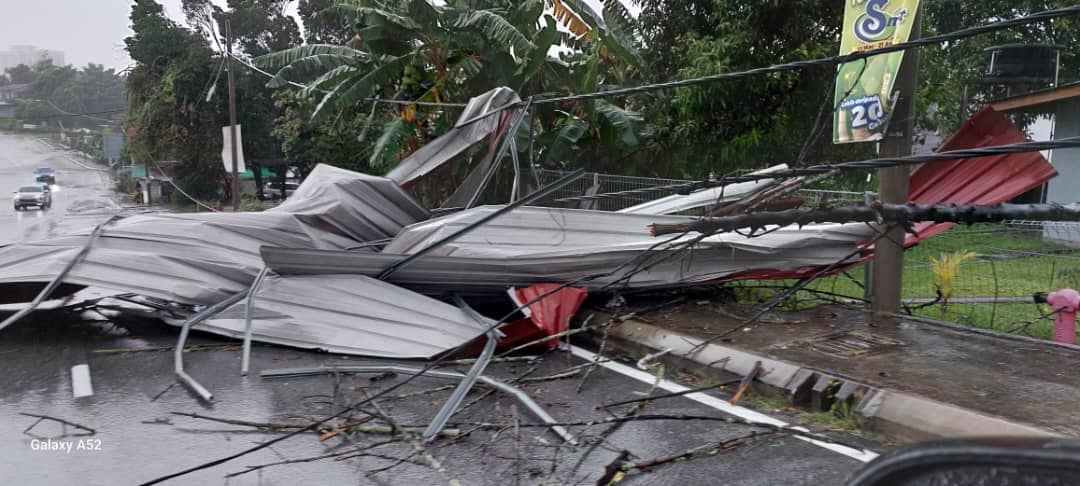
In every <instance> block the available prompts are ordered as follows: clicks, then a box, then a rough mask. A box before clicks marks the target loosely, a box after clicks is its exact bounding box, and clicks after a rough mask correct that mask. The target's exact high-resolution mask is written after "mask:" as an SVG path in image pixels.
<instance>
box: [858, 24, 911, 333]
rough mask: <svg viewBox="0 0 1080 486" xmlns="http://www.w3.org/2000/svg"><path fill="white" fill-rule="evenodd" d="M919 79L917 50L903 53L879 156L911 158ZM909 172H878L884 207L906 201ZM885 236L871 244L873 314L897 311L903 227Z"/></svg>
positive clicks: (892, 228)
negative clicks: (872, 259) (895, 96)
mask: <svg viewBox="0 0 1080 486" xmlns="http://www.w3.org/2000/svg"><path fill="white" fill-rule="evenodd" d="M921 10H922V9H921V8H920V9H919V11H916V12H915V19H914V20H913V22H914V25H912V28H911V36H910V40H912V41H913V40H916V39H918V38H919V37H921V33H922V12H921ZM918 79H919V50H918V49H910V50H908V51H907V52H905V53H904V62H903V63H902V64H901V65H900V72H899V73H897V80H896V87H897V89H898V90H899V92H900V94H899V97H898V98H897V100H896V105H895V106H894V107H893V111H892V115H891V123H889V127H888V132H887V133H886V135H885V139H884V140H883V141H882V142H881V156H882V157H903V156H907V155H911V138H912V135H913V132H914V131H915V91H916V89H917V83H918ZM910 176H911V171H910V170H909V168H908V167H906V166H899V167H889V168H884V169H879V170H878V178H879V183H878V194H879V197H880V198H881V202H882V203H884V204H903V203H906V202H907V200H908V179H909V178H910ZM883 229H887V230H888V231H887V234H886V235H885V237H884V238H881V239H880V240H878V242H877V243H875V244H874V266H873V275H872V282H871V287H870V291H871V294H870V307H871V309H872V310H873V311H874V312H875V313H892V312H897V311H899V310H900V297H901V295H900V293H901V289H902V288H903V286H902V282H903V280H902V279H903V272H904V228H903V227H901V226H896V225H890V226H885V227H883Z"/></svg>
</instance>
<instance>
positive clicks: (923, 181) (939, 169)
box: [906, 107, 1057, 245]
mask: <svg viewBox="0 0 1080 486" xmlns="http://www.w3.org/2000/svg"><path fill="white" fill-rule="evenodd" d="M1025 141H1027V134H1025V133H1024V132H1023V131H1021V130H1020V129H1019V128H1016V126H1015V125H1013V124H1012V122H1010V121H1009V120H1008V119H1007V118H1005V116H1004V115H1002V114H1001V113H998V112H996V111H994V109H993V108H990V107H985V108H983V109H982V110H979V111H978V112H977V113H975V115H973V116H972V117H971V119H969V120H968V121H967V122H965V123H964V125H963V126H962V127H960V130H957V132H956V133H955V134H953V136H952V137H949V140H947V141H946V142H945V143H944V144H942V145H941V147H938V149H937V151H939V152H942V151H948V150H960V149H966V148H975V147H985V146H990V145H1006V144H1010V143H1020V142H1025ZM1056 175H1057V170H1055V169H1054V166H1053V165H1051V164H1050V162H1049V161H1047V160H1046V158H1045V157H1043V155H1042V153H1040V152H1028V153H1020V154H1008V155H997V156H993V157H980V158H977V159H957V160H954V161H951V162H940V163H934V164H923V165H921V166H919V168H918V169H916V170H915V172H913V173H912V174H911V187H910V189H909V191H908V200H909V201H911V202H915V203H920V204H933V203H939V202H941V203H954V204H988V205H989V204H997V203H1003V202H1008V201H1009V200H1011V199H1013V198H1015V197H1017V196H1019V195H1021V194H1023V193H1025V192H1027V191H1030V190H1032V189H1034V188H1036V187H1039V186H1041V185H1042V184H1043V183H1045V182H1046V181H1049V180H1050V179H1052V178H1054V177H1055V176H1056ZM953 226H954V223H930V222H923V223H916V224H915V225H914V229H915V232H916V234H917V235H918V236H917V237H916V236H915V235H912V234H909V235H908V237H907V240H906V243H907V244H908V245H914V244H915V243H917V242H919V241H921V240H923V239H926V238H929V237H931V236H933V235H936V234H938V233H941V232H942V231H945V230H947V229H949V228H952V227H953Z"/></svg>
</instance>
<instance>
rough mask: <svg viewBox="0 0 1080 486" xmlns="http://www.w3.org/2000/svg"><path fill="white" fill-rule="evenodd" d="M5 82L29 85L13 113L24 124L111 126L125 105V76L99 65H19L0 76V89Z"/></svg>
mask: <svg viewBox="0 0 1080 486" xmlns="http://www.w3.org/2000/svg"><path fill="white" fill-rule="evenodd" d="M8 83H14V84H28V85H29V88H28V89H27V91H26V92H25V93H23V94H22V96H20V99H19V100H17V102H18V104H19V106H18V108H17V109H16V111H15V118H16V119H18V120H22V123H27V124H33V125H48V126H50V127H61V126H62V127H65V128H69V129H70V128H96V127H98V126H100V125H103V124H114V123H115V120H116V119H118V117H119V115H120V113H121V112H123V111H124V106H125V104H126V99H125V95H124V76H123V75H121V74H119V73H117V72H116V71H115V70H113V69H105V67H104V66H102V65H100V64H93V63H90V64H87V65H86V67H83V68H82V69H77V68H75V67H73V66H70V65H69V66H57V65H54V64H53V63H52V61H51V60H49V59H45V60H43V61H41V62H39V63H37V64H35V65H33V66H26V65H24V64H20V65H18V66H15V67H13V68H8V69H7V70H6V74H0V86H3V85H4V84H8ZM72 113H90V114H92V115H90V116H71V114H72ZM11 123H14V120H12V121H11Z"/></svg>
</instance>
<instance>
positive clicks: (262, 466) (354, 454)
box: [225, 439, 400, 478]
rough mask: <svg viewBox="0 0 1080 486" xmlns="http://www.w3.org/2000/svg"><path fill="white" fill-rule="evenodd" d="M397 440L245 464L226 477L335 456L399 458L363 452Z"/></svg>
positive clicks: (338, 457) (345, 457) (343, 458)
mask: <svg viewBox="0 0 1080 486" xmlns="http://www.w3.org/2000/svg"><path fill="white" fill-rule="evenodd" d="M397 442H400V439H393V440H387V441H383V442H376V443H374V444H370V445H366V446H364V447H358V448H355V449H350V450H347V451H337V452H331V453H329V454H321V455H318V456H311V457H303V458H299V459H285V460H282V461H277V462H271V463H267V464H260V465H258V466H244V467H246V468H247V469H244V470H243V471H237V472H233V473H229V474H226V475H225V477H226V478H234V477H236V476H242V475H244V474H247V473H249V472H255V471H258V470H260V469H265V468H268V467H273V466H282V465H285V464H297V463H302V462H315V461H321V460H323V459H330V458H334V459H335V460H345V459H348V458H351V457H357V456H374V457H380V458H385V459H389V460H397V458H395V457H389V456H383V455H382V454H370V453H364V452H362V451H367V450H371V449H374V448H376V447H381V446H384V445H387V444H393V443H397Z"/></svg>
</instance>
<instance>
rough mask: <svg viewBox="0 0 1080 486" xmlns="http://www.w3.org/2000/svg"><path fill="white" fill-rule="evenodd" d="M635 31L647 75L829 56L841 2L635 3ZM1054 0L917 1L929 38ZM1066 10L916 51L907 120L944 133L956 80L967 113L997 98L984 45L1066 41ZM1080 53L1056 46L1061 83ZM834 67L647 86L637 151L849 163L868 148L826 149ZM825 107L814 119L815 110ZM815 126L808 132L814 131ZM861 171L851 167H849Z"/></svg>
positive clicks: (740, 160) (683, 160)
mask: <svg viewBox="0 0 1080 486" xmlns="http://www.w3.org/2000/svg"><path fill="white" fill-rule="evenodd" d="M639 3H640V4H641V5H642V7H643V10H642V13H641V15H640V17H639V22H640V24H641V28H640V31H641V33H642V37H643V39H644V42H645V44H646V46H647V51H646V57H647V58H648V60H649V72H648V77H649V78H650V79H651V80H653V81H666V80H671V79H683V78H692V77H697V76H703V75H709V74H716V73H720V72H729V71H736V70H742V69H749V68H754V67H761V66H767V65H771V64H776V63H781V62H785V61H794V60H799V59H810V58H818V57H826V56H831V55H836V54H837V52H838V46H839V42H840V33H841V30H840V27H841V23H842V21H843V19H842V17H843V6H844V5H843V2H838V1H835V0H799V1H788V2H780V1H777V0H767V1H759V2H744V1H738V0H660V1H656V2H653V1H649V2H645V1H641V2H639ZM1066 4H1068V2H1065V1H1060V0H1022V1H1005V0H995V1H977V0H957V1H948V2H940V1H938V2H931V1H924V2H922V5H923V13H924V18H923V35H925V36H929V35H935V34H941V33H946V32H951V31H955V30H960V29H962V28H966V27H971V26H975V25H980V24H987V23H992V22H994V21H997V20H1000V19H1003V18H1013V17H1017V16H1021V15H1026V14H1030V13H1033V12H1037V11H1042V10H1048V9H1051V8H1060V7H1064V6H1066ZM1078 32H1080V30H1078V28H1077V19H1075V18H1062V19H1057V20H1055V21H1053V22H1052V23H1041V24H1033V25H1031V26H1028V27H1025V28H1018V29H1011V30H1008V31H1004V32H1000V33H995V34H991V35H985V36H978V37H975V38H972V39H967V40H963V41H959V42H952V43H949V44H948V45H947V46H944V47H943V48H938V47H928V48H923V49H921V53H920V55H921V62H920V65H919V69H920V73H919V92H918V94H917V97H916V99H917V105H918V106H917V123H918V125H919V126H920V127H922V128H925V129H940V130H942V131H943V132H945V133H948V132H949V131H952V130H954V129H955V128H956V127H958V126H959V124H960V123H961V122H962V121H963V120H962V118H963V111H962V110H961V99H962V97H963V93H964V88H965V87H967V90H968V99H969V104H968V106H967V107H966V109H967V113H971V112H972V111H973V110H975V109H977V108H978V106H980V105H981V104H983V103H985V102H987V101H989V100H991V99H993V98H995V97H1000V96H1003V95H1004V93H1005V91H1004V89H1003V87H1002V86H1000V85H993V84H989V83H985V82H983V80H982V72H983V70H984V66H985V54H984V53H983V49H984V48H985V47H988V46H991V45H997V44H1005V43H1011V42H1024V43H1055V44H1060V45H1063V46H1072V45H1076V44H1077V42H1078V41H1080V39H1078V38H1077V35H1078ZM1078 55H1080V54H1078V53H1077V51H1076V50H1075V49H1068V48H1066V50H1065V51H1063V52H1062V69H1061V73H1062V75H1063V79H1062V82H1068V81H1071V80H1075V79H1077V77H1078V76H1080V74H1078V73H1080V70H1078V69H1077V68H1076V66H1077V65H1078V63H1080V59H1078V58H1077V56H1078ZM834 77H835V71H833V70H832V69H814V70H809V71H802V72H798V73H785V74H776V75H768V76H757V77H753V78H749V79H745V80H733V81H722V82H717V83H711V84H708V85H701V86H696V87H690V88H681V89H678V90H676V91H675V92H674V93H673V94H674V96H669V94H670V92H669V93H665V94H663V95H656V96H654V97H652V98H651V99H650V100H649V101H647V107H646V109H645V110H644V113H645V117H646V119H647V120H649V121H650V122H651V123H654V124H655V125H656V126H657V133H656V137H655V139H654V143H653V144H652V146H651V148H650V150H648V151H647V154H648V155H647V156H648V158H649V159H650V160H654V161H655V163H656V165H657V166H659V167H661V168H662V169H660V171H661V172H663V173H665V174H668V175H672V176H684V177H701V176H704V175H706V174H709V173H718V174H722V173H726V172H729V171H733V170H739V169H749V168H756V167H761V166H762V165H766V164H773V163H780V162H787V163H793V162H795V163H799V162H820V161H828V160H851V159H856V158H865V157H869V156H872V155H873V154H872V150H873V145H872V144H853V145H840V146H834V145H832V143H831V140H830V137H829V134H828V129H827V127H828V126H830V125H831V123H832V121H831V118H830V110H832V109H833V107H832V106H829V105H828V103H831V101H832V94H831V89H832V86H833V83H834ZM822 107H825V111H824V113H823V115H824V117H819V116H817V114H818V113H819V112H821V108H822ZM819 123H822V124H824V125H825V126H826V130H825V134H824V135H820V136H816V135H815V134H816V133H817V128H818V127H819V126H820V125H819ZM858 177H862V176H858Z"/></svg>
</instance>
